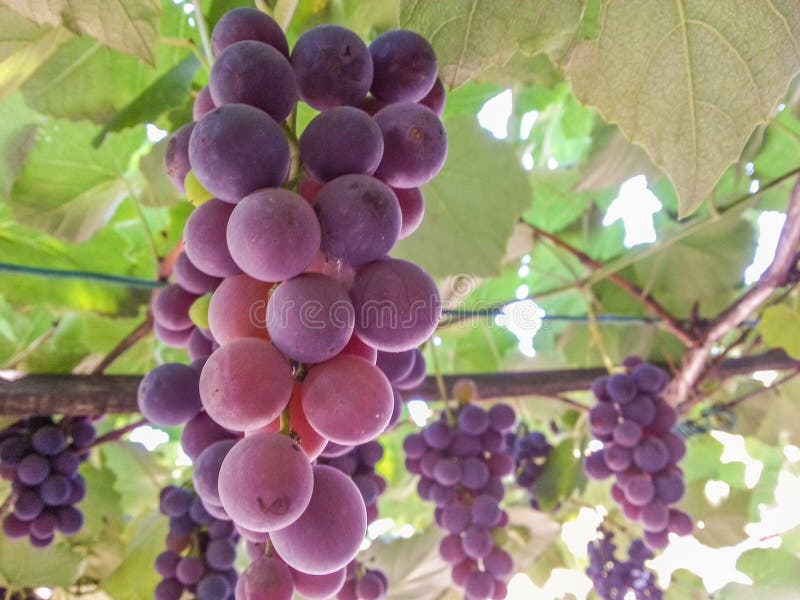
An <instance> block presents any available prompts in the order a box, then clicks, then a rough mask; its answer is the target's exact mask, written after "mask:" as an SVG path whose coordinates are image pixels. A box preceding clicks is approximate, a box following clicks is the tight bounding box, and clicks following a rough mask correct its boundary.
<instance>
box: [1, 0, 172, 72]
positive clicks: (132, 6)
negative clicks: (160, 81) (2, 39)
mask: <svg viewBox="0 0 800 600" xmlns="http://www.w3.org/2000/svg"><path fill="white" fill-rule="evenodd" d="M6 3H7V4H8V5H9V6H10V7H11V8H13V9H14V10H16V11H17V12H19V13H20V14H22V15H24V16H25V17H27V18H28V19H30V20H31V21H34V22H35V23H39V24H40V25H51V26H53V27H59V26H63V27H66V28H67V29H69V30H70V31H72V32H73V33H75V34H78V35H82V34H86V35H89V36H91V37H93V38H95V39H97V40H99V41H100V42H102V43H103V44H105V45H106V46H108V47H109V48H115V49H116V50H120V51H121V52H125V53H126V54H132V55H133V56H138V57H139V58H141V59H142V60H144V61H145V62H148V63H150V64H155V58H156V57H155V44H156V41H157V40H158V20H159V17H160V16H161V2H159V0H117V1H116V2H104V1H103V0H81V1H80V2H70V1H69V0H37V1H36V2H31V1H30V0H6Z"/></svg>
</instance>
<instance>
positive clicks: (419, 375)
mask: <svg viewBox="0 0 800 600" xmlns="http://www.w3.org/2000/svg"><path fill="white" fill-rule="evenodd" d="M413 352H414V364H413V365H412V366H411V371H410V372H409V374H408V375H406V376H405V377H404V378H403V379H401V380H399V381H396V382H395V383H394V387H395V388H397V389H398V390H413V389H414V388H416V387H417V386H419V385H420V384H421V383H422V382H423V381H425V373H426V370H427V366H426V364H425V357H424V356H422V352H420V351H419V349H418V348H414V350H413Z"/></svg>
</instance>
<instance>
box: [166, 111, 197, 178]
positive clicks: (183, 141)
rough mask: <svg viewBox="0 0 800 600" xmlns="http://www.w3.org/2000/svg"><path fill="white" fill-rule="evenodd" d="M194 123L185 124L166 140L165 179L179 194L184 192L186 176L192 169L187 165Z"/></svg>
mask: <svg viewBox="0 0 800 600" xmlns="http://www.w3.org/2000/svg"><path fill="white" fill-rule="evenodd" d="M194 125H195V124H194V123H187V124H186V125H184V126H183V127H181V128H180V129H178V130H177V131H176V132H175V133H173V134H172V135H171V136H170V138H169V140H167V148H166V150H165V152H164V170H165V171H166V172H167V177H169V180H170V181H171V182H172V185H173V186H175V189H176V190H178V191H179V192H181V193H183V192H184V184H183V182H184V180H185V179H186V174H187V173H188V172H189V170H190V169H191V168H192V167H191V165H190V164H189V137H190V136H191V135H192V130H193V129H194Z"/></svg>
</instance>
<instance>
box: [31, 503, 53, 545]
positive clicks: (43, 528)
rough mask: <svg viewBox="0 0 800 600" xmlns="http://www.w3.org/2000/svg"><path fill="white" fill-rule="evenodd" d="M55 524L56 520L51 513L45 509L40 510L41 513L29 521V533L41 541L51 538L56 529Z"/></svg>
mask: <svg viewBox="0 0 800 600" xmlns="http://www.w3.org/2000/svg"><path fill="white" fill-rule="evenodd" d="M57 524H58V521H57V520H56V517H55V515H53V513H51V512H50V511H47V510H46V511H42V513H41V514H40V515H39V516H38V517H36V518H35V519H34V520H33V521H31V523H30V529H31V535H32V536H33V537H36V538H39V539H40V540H42V541H44V540H47V539H48V538H52V537H53V534H54V533H55V531H56V525H57Z"/></svg>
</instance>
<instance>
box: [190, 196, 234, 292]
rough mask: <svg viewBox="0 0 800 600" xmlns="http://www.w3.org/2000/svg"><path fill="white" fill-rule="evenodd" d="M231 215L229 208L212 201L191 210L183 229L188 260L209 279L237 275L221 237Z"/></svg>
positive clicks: (223, 203)
mask: <svg viewBox="0 0 800 600" xmlns="http://www.w3.org/2000/svg"><path fill="white" fill-rule="evenodd" d="M232 212H233V206H231V205H230V204H228V203H227V202H222V201H220V200H217V199H215V198H212V199H211V200H209V201H208V202H204V203H203V204H201V205H200V206H198V207H197V208H196V209H195V210H194V211H192V214H191V215H189V218H188V220H187V221H186V225H185V226H184V228H183V239H184V241H185V242H186V254H187V256H188V257H189V260H191V261H192V264H194V265H195V267H197V268H198V269H199V270H200V271H201V272H203V273H206V274H207V275H209V276H211V277H228V276H230V275H236V274H237V273H239V272H240V271H239V267H238V266H236V263H235V262H233V257H231V254H230V252H229V251H228V243H227V241H226V238H225V235H226V230H227V227H228V220H229V219H230V216H231V213H232Z"/></svg>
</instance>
